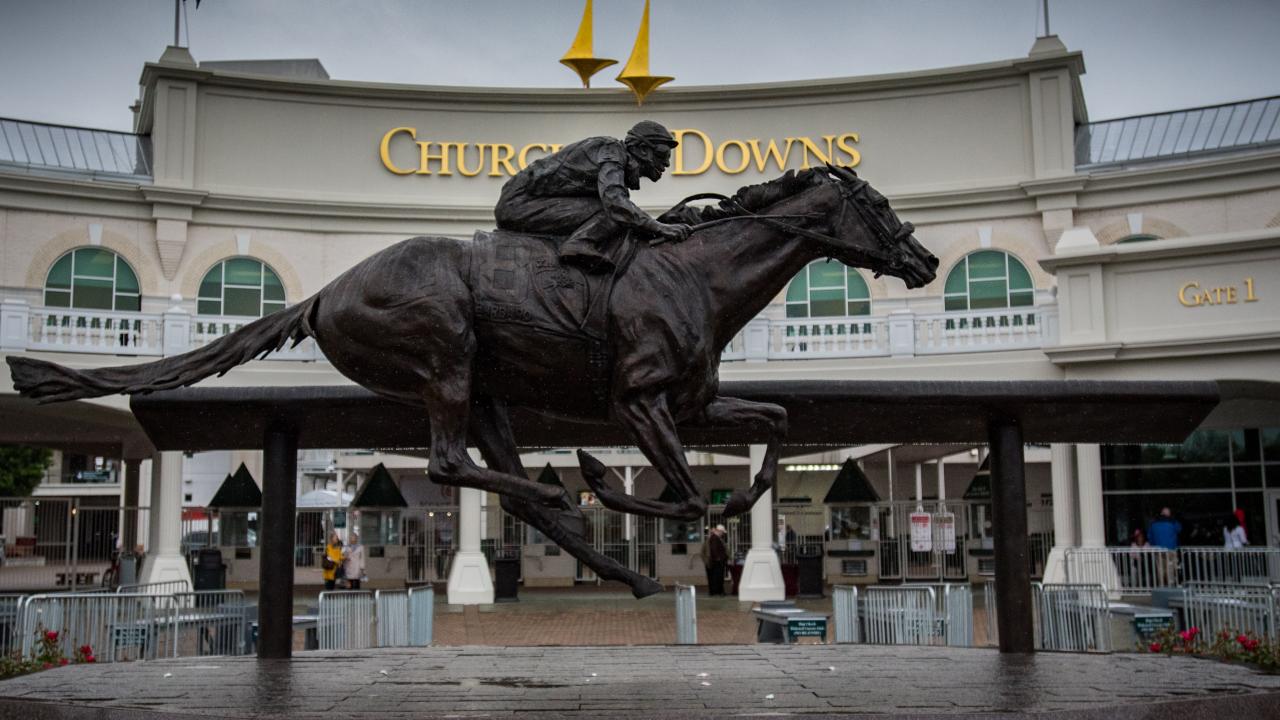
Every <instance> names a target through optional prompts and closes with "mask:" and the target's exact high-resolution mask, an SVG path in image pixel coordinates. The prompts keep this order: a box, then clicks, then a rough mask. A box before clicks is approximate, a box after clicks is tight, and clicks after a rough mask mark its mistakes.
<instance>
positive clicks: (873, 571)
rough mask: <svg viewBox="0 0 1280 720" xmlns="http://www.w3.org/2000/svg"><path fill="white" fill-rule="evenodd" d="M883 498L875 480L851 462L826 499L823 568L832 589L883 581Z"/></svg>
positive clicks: (855, 463)
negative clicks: (880, 555) (880, 550)
mask: <svg viewBox="0 0 1280 720" xmlns="http://www.w3.org/2000/svg"><path fill="white" fill-rule="evenodd" d="M879 503H880V495H879V494H878V493H877V492H876V490H875V488H874V487H872V485H871V480H870V479H868V478H867V476H866V473H864V472H863V471H862V468H861V467H859V466H858V463H857V461H855V460H854V459H853V458H849V459H848V460H845V461H844V465H842V466H841V467H840V471H839V472H838V473H836V476H835V478H834V479H833V480H832V481H831V488H830V489H829V490H827V495H826V497H824V498H823V499H822V504H823V505H824V506H826V508H827V512H828V513H829V520H828V522H827V527H828V530H827V540H826V543H825V545H826V553H825V555H826V557H825V559H824V562H823V565H824V570H825V574H826V579H827V582H828V583H830V584H832V585H850V584H859V585H861V584H868V585H873V584H875V583H876V582H877V581H878V580H879V563H877V550H878V547H877V546H878V544H879V542H880V508H879Z"/></svg>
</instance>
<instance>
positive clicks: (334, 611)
mask: <svg viewBox="0 0 1280 720" xmlns="http://www.w3.org/2000/svg"><path fill="white" fill-rule="evenodd" d="M374 612H375V611H374V597H373V593H371V592H368V591H365V590H327V591H325V592H322V593H320V617H319V619H318V620H317V622H316V632H317V636H318V640H319V642H320V649H321V650H363V649H365V648H371V647H374V617H375V616H374Z"/></svg>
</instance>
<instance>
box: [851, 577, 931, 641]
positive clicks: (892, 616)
mask: <svg viewBox="0 0 1280 720" xmlns="http://www.w3.org/2000/svg"><path fill="white" fill-rule="evenodd" d="M866 595H867V597H866V601H865V603H864V606H863V609H864V615H863V629H864V630H865V640H864V642H868V643H873V644H884V645H928V644H930V643H931V642H932V638H933V636H934V622H935V615H934V607H935V606H936V603H937V600H936V599H935V595H936V593H934V591H933V588H931V587H920V586H916V587H869V588H867V593H866Z"/></svg>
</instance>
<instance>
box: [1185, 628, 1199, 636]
mask: <svg viewBox="0 0 1280 720" xmlns="http://www.w3.org/2000/svg"><path fill="white" fill-rule="evenodd" d="M1187 632H1189V633H1191V637H1195V636H1196V635H1199V634H1200V628H1198V627H1192V628H1189V629H1188V630H1187Z"/></svg>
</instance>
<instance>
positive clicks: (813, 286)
mask: <svg viewBox="0 0 1280 720" xmlns="http://www.w3.org/2000/svg"><path fill="white" fill-rule="evenodd" d="M870 314H871V291H870V289H868V288H867V281H866V280H863V279H862V275H860V274H859V273H858V271H857V270H854V269H853V268H851V267H848V266H847V265H844V264H843V263H840V262H837V261H835V260H815V261H814V262H811V263H809V264H808V265H807V266H806V267H805V269H803V270H801V271H800V272H799V274H797V275H796V276H795V279H793V280H792V281H791V284H790V285H788V286H787V317H789V318H808V317H845V316H848V315H870Z"/></svg>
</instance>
